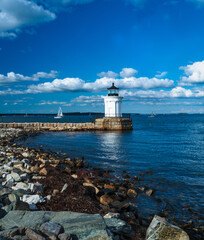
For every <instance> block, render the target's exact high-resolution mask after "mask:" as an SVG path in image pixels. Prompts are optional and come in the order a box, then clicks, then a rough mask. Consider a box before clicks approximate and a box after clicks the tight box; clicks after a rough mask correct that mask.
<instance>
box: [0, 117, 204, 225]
mask: <svg viewBox="0 0 204 240" xmlns="http://www.w3.org/2000/svg"><path fill="white" fill-rule="evenodd" d="M94 117H96V116H93V115H91V116H90V115H78V116H77V115H73V116H71V115H69V116H65V118H64V119H63V120H62V121H68V122H86V121H87V122H88V121H92V120H93V118H94ZM2 118H3V120H2V119H1V120H0V121H4V120H5V121H6V119H7V120H8V121H11V120H9V118H11V116H9V117H7V116H5V117H2ZM25 118H26V120H25ZM131 118H132V121H133V127H134V130H133V131H127V132H100V131H98V132H55V133H53V132H48V133H43V134H40V135H38V136H36V137H34V138H30V139H27V140H26V141H25V142H23V144H24V145H26V146H30V147H36V148H44V149H51V150H52V151H54V150H55V151H57V152H62V153H67V154H68V155H69V156H70V157H81V156H84V158H85V160H86V161H88V162H89V163H90V165H91V166H93V167H103V168H105V169H110V170H113V171H114V173H113V174H114V175H115V176H117V177H119V178H120V177H122V176H123V174H124V173H127V174H129V175H131V176H135V175H136V176H139V177H140V178H141V182H140V185H141V186H143V185H145V186H146V187H147V188H152V189H155V190H156V191H155V193H154V194H153V196H152V197H147V196H146V195H145V194H140V195H139V196H138V198H137V199H136V200H135V201H134V202H133V204H135V205H136V206H137V207H138V209H139V210H140V211H141V212H142V214H143V215H145V216H148V215H149V214H150V215H154V214H160V213H161V212H163V211H166V212H168V214H169V216H171V217H172V216H175V217H176V218H177V219H179V220H180V221H182V220H184V221H188V220H193V221H194V222H195V223H196V224H204V115H201V114H198V115H190V114H180V115H179V114H178V115H177V114H175V115H173V114H172V115H156V116H155V117H153V118H150V117H148V115H132V116H131ZM43 119H44V122H46V121H47V122H49V121H50V122H52V121H53V120H54V119H53V116H52V115H50V116H27V117H24V116H18V117H17V118H16V120H15V121H16V122H17V121H18V122H22V121H27V122H29V121H43ZM148 170H151V171H152V172H153V174H146V175H145V176H144V177H142V176H140V174H141V173H145V172H147V171H148Z"/></svg>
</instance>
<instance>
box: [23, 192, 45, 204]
mask: <svg viewBox="0 0 204 240" xmlns="http://www.w3.org/2000/svg"><path fill="white" fill-rule="evenodd" d="M21 200H22V201H23V202H27V203H28V204H37V203H39V202H40V203H41V202H45V199H44V198H43V197H42V196H40V195H37V194H36V195H23V196H22V197H21Z"/></svg>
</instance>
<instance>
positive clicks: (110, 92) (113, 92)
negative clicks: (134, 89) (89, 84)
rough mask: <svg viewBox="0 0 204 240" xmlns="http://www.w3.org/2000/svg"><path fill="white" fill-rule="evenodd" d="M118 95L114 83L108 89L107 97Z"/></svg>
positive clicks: (117, 89)
mask: <svg viewBox="0 0 204 240" xmlns="http://www.w3.org/2000/svg"><path fill="white" fill-rule="evenodd" d="M118 95H119V88H117V87H116V86H115V85H114V83H112V86H111V87H110V88H108V96H118Z"/></svg>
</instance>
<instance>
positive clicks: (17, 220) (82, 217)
mask: <svg viewBox="0 0 204 240" xmlns="http://www.w3.org/2000/svg"><path fill="white" fill-rule="evenodd" d="M45 222H55V223H58V224H60V225H62V227H63V228H64V231H65V232H67V233H70V234H73V235H76V237H77V238H78V239H80V240H88V239H89V240H95V239H97V240H111V238H110V237H109V236H108V234H107V232H106V224H105V222H104V220H103V218H102V217H101V215H99V214H85V213H75V212H49V211H34V212H29V211H10V212H9V213H8V214H7V215H6V216H5V217H3V218H2V219H0V226H2V228H3V229H8V228H12V227H14V226H18V227H21V226H22V227H25V228H32V229H38V230H39V228H40V226H41V225H42V224H43V223H45Z"/></svg>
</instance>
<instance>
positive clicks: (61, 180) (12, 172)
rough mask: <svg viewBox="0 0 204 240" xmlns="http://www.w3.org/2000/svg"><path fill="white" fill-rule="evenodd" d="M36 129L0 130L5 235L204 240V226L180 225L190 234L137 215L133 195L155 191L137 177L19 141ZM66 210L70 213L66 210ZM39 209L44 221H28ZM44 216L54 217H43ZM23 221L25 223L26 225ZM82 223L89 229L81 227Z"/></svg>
mask: <svg viewBox="0 0 204 240" xmlns="http://www.w3.org/2000/svg"><path fill="white" fill-rule="evenodd" d="M38 133H39V131H24V130H21V129H0V136H1V138H0V179H1V185H0V205H1V209H0V227H1V229H0V236H2V237H3V238H2V239H33V240H34V239H42V240H43V239H61V240H66V239H67V240H68V239H115V240H117V239H138V240H142V239H147V240H153V239H167V240H168V239H175V240H176V239H180V240H182V239H189V237H188V235H189V236H190V239H203V237H204V236H203V228H201V227H200V228H198V227H197V228H196V227H195V226H193V225H192V224H186V225H183V226H181V227H182V228H183V229H184V230H185V231H186V232H187V233H188V235H187V234H186V232H184V231H183V230H182V229H180V228H177V227H175V226H173V225H170V224H169V223H168V222H167V221H166V220H164V219H163V218H160V217H158V216H155V217H154V218H153V220H152V219H149V220H146V219H143V218H142V217H141V216H139V214H138V211H137V208H136V207H135V206H134V205H133V204H131V201H130V199H134V198H136V197H137V195H138V194H140V192H144V191H145V194H147V195H148V196H151V194H152V193H153V190H152V189H146V188H142V187H141V186H140V187H139V185H138V184H137V183H138V182H139V178H138V177H137V176H134V177H133V178H130V177H129V176H127V178H126V179H123V180H119V179H117V178H116V177H115V176H114V175H113V174H114V173H111V172H110V171H104V170H103V169H96V168H90V167H89V166H88V163H87V162H85V161H84V159H83V158H82V159H79V158H74V159H70V158H69V157H68V156H66V155H61V154H57V153H54V152H48V151H47V152H46V151H44V150H42V149H32V148H27V147H23V146H21V145H19V144H18V142H19V140H22V139H24V138H27V137H32V136H35V135H36V134H38ZM137 185H138V186H137ZM39 211H40V212H39ZM48 211H49V212H48ZM56 212H57V213H56ZM64 212H67V214H64V215H63V214H62V213H64ZM68 212H69V213H70V212H78V213H79V214H82V215H80V216H77V217H76V214H75V215H74V213H72V215H69V214H68ZM60 213H61V214H62V215H60ZM40 214H44V215H42V219H44V222H41V221H39V222H40V224H41V225H40V226H39V224H38V223H37V222H35V221H34V220H33V221H31V222H32V224H31V223H30V222H29V219H35V217H36V215H40ZM57 214H59V216H58V215H57ZM90 214H91V215H90ZM99 214H100V215H99ZM45 215H46V216H47V215H49V216H50V217H49V218H45V217H44V216H45ZM56 215H57V217H56ZM14 216H15V217H14ZM25 216H27V218H28V219H27V218H25ZM60 216H61V218H63V217H66V218H65V219H64V222H60V221H58V222H53V219H59V218H60ZM62 216H63V217H62ZM68 216H69V218H68ZM70 216H72V220H71V223H72V222H73V221H75V222H76V226H75V227H74V226H72V230H70V228H69V227H67V226H65V225H64V223H65V222H67V221H68V222H70V219H71V217H70ZM90 216H91V218H90ZM101 216H102V217H101ZM14 218H15V219H18V218H19V219H20V220H19V221H15V224H14V223H13V225H12V224H10V225H9V224H7V225H6V224H5V223H7V221H10V220H9V219H14ZM80 218H84V223H82V226H81V227H80V224H79V222H80V221H79V220H76V219H80ZM73 219H74V220H73ZM90 219H91V220H90ZM94 219H95V220H94ZM93 220H94V221H95V222H94V224H95V233H94V234H95V235H94V234H93V232H94V228H93V227H92V229H91V230H90V229H89V226H91V224H92V225H93V223H92V222H91V221H93ZM77 221H78V222H77ZM86 221H87V224H86ZM151 221H152V222H151ZM20 222H21V223H23V222H24V225H22V224H20ZM28 222H29V224H30V225H29V224H27V223H28ZM90 222H91V223H90ZM71 223H70V225H68V226H71ZM99 223H100V224H99ZM150 223H151V224H150ZM97 224H98V225H97ZM77 225H79V226H77ZM84 225H87V228H86V231H85V230H84V232H83V231H82V229H84ZM96 226H100V227H98V228H97V227H96ZM148 226H149V227H148ZM77 229H78V230H77ZM99 229H100V230H99ZM96 230H97V231H96ZM81 231H82V232H83V233H80V232H81ZM87 232H89V233H87ZM90 232H91V234H92V235H93V236H92V235H90ZM77 234H78V236H77ZM80 234H81V235H80Z"/></svg>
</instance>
